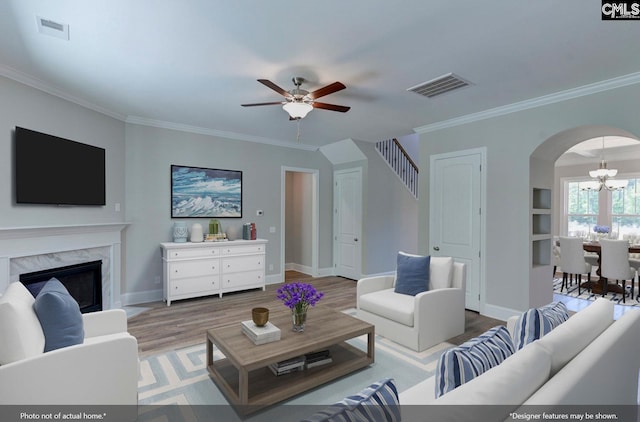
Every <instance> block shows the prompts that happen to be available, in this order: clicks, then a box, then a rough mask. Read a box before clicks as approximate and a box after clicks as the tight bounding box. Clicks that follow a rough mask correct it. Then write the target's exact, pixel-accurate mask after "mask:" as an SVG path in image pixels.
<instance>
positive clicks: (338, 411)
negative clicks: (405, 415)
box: [301, 378, 400, 422]
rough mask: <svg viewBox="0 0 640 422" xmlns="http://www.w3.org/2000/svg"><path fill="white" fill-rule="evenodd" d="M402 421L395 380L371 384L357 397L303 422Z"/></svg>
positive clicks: (334, 405) (346, 399) (351, 397)
mask: <svg viewBox="0 0 640 422" xmlns="http://www.w3.org/2000/svg"><path fill="white" fill-rule="evenodd" d="M338 421H340V422H342V421H388V422H394V421H398V422H399V421H400V403H399V401H398V389H397V387H396V382H395V380H394V379H393V378H385V379H383V380H380V381H378V382H376V383H373V384H371V385H370V386H368V387H367V388H365V389H364V390H362V391H361V392H359V393H358V394H356V395H353V396H349V397H346V398H345V399H343V400H341V401H339V402H338V403H335V404H333V405H331V406H329V407H328V408H327V409H326V410H322V411H320V412H317V413H315V414H314V415H312V416H311V417H310V418H308V419H304V420H303V421H301V422H338Z"/></svg>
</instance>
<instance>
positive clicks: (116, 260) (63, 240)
mask: <svg viewBox="0 0 640 422" xmlns="http://www.w3.org/2000/svg"><path fill="white" fill-rule="evenodd" d="M128 225H129V223H125V222H120V223H97V224H76V225H60V226H30V227H0V293H2V292H4V291H5V289H6V288H7V286H8V285H9V283H10V282H11V281H15V280H12V279H11V278H12V274H11V260H13V259H21V258H27V257H35V256H39V255H47V254H59V253H64V252H71V251H82V250H86V249H93V248H107V250H108V254H109V269H108V270H109V271H108V274H110V275H109V277H108V278H109V279H108V280H106V282H107V283H109V291H110V299H109V303H103V306H104V308H105V309H110V308H118V307H120V306H121V303H120V272H121V241H122V240H121V239H122V235H121V232H122V230H123V229H125V228H126V227H127V226H128ZM14 276H15V275H14ZM104 282H105V281H103V283H104Z"/></svg>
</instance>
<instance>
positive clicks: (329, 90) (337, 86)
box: [307, 82, 346, 100]
mask: <svg viewBox="0 0 640 422" xmlns="http://www.w3.org/2000/svg"><path fill="white" fill-rule="evenodd" d="M345 88H346V86H344V84H343V83H342V82H334V83H332V84H331V85H327V86H325V87H324V88H320V89H316V90H315V91H313V92H310V93H309V94H307V96H308V97H309V98H311V99H312V100H315V99H316V98H320V97H324V96H325V95H329V94H333V93H334V92H337V91H340V90H343V89H345Z"/></svg>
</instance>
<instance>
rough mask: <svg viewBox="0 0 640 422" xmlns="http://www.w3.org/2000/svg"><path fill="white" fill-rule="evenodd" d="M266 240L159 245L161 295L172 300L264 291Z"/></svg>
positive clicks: (169, 303)
mask: <svg viewBox="0 0 640 422" xmlns="http://www.w3.org/2000/svg"><path fill="white" fill-rule="evenodd" d="M266 245H267V241H266V240H264V239H257V240H235V241H228V242H200V243H176V242H168V243H161V244H160V248H161V250H162V275H163V280H164V283H163V296H164V300H165V301H166V302H167V306H169V305H171V301H172V300H178V299H188V298H192V297H200V296H208V295H220V297H222V294H223V293H227V292H234V291H237V290H247V289H254V288H261V289H262V290H264V289H265V256H266Z"/></svg>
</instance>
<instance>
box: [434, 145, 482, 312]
mask: <svg viewBox="0 0 640 422" xmlns="http://www.w3.org/2000/svg"><path fill="white" fill-rule="evenodd" d="M483 160H484V152H483V151H479V150H473V151H460V152H456V153H451V154H441V155H434V156H432V157H431V175H430V180H431V183H430V197H429V202H430V212H429V215H430V219H429V238H430V250H431V254H432V255H434V256H452V257H454V259H455V260H456V262H463V263H465V264H467V294H466V307H467V309H471V310H474V311H479V310H480V292H481V289H480V285H481V280H482V259H481V250H480V248H481V243H482V242H481V239H482V238H481V235H482V192H483V185H484V183H483V177H482V173H481V170H482V162H483Z"/></svg>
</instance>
